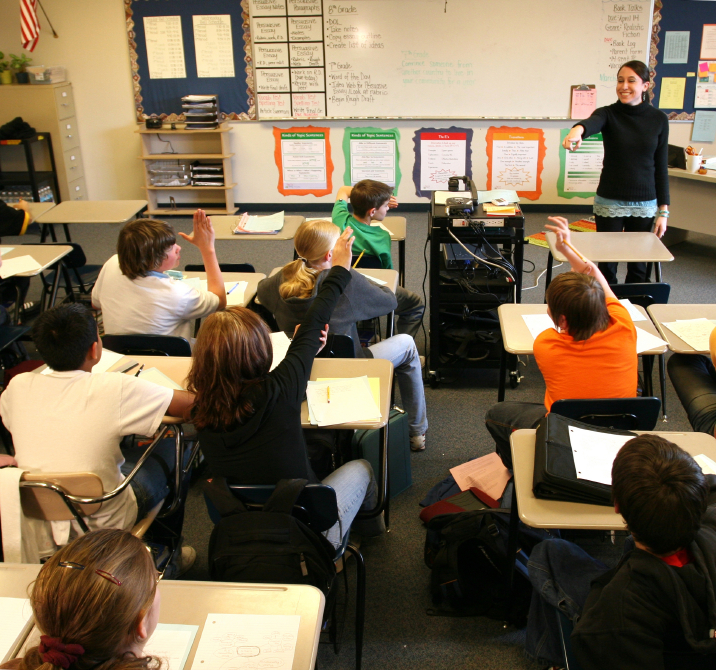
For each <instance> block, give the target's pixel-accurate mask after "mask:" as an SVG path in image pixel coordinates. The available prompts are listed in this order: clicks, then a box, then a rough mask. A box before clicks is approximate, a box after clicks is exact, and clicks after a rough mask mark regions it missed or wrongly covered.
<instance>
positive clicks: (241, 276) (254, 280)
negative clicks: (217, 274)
mask: <svg viewBox="0 0 716 670" xmlns="http://www.w3.org/2000/svg"><path fill="white" fill-rule="evenodd" d="M221 274H222V275H223V277H224V283H226V284H228V283H229V282H237V281H245V282H248V284H249V285H248V286H247V287H246V290H245V291H244V299H243V301H242V302H241V303H240V305H241V307H246V305H248V304H249V303H250V302H251V301H252V300H253V297H254V296H255V295H256V289H257V287H258V285H259V282H260V281H261V280H262V279H266V275H265V274H262V273H260V272H222V273H221ZM184 276H185V277H189V278H192V277H198V278H199V279H206V272H186V271H184ZM227 297H228V296H227Z"/></svg>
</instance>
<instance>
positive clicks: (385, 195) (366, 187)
mask: <svg viewBox="0 0 716 670" xmlns="http://www.w3.org/2000/svg"><path fill="white" fill-rule="evenodd" d="M348 199H350V202H351V205H352V207H353V215H352V216H351V214H350V213H349V212H348V204H347V200H348ZM397 206H398V200H397V199H396V198H395V196H394V195H393V189H392V188H391V187H390V186H388V185H387V184H384V183H382V182H380V181H374V180H372V179H363V180H362V181H359V182H358V183H357V184H356V185H355V186H341V187H340V188H339V189H338V193H337V194H336V203H335V205H333V214H332V215H331V220H332V221H333V223H335V224H336V225H337V226H338V227H339V228H340V230H341V232H343V231H344V230H345V229H346V227H348V226H350V227H351V228H352V229H353V235H354V236H355V242H354V243H353V254H354V255H358V254H360V253H361V251H365V253H366V254H369V255H370V256H376V257H377V258H378V259H380V264H381V266H382V267H383V268H386V269H392V268H393V259H392V257H391V254H390V233H388V232H387V231H386V230H384V229H383V228H381V227H380V226H371V221H382V220H383V219H385V216H386V214H387V213H388V210H389V209H395V208H396V207H397ZM395 297H396V299H397V301H398V306H397V308H396V310H395V313H396V314H397V315H398V332H399V333H405V334H407V335H410V336H411V337H413V338H415V335H416V334H417V332H418V330H419V329H420V322H421V320H422V318H423V313H424V312H425V303H423V301H422V299H421V298H420V296H419V295H418V294H417V293H413V292H412V291H408V290H407V289H406V288H404V287H402V286H398V288H397V290H396V291H395Z"/></svg>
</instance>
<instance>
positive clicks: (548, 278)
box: [544, 251, 554, 303]
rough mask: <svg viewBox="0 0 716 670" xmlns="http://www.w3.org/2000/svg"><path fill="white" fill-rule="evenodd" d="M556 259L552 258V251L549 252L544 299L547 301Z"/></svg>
mask: <svg viewBox="0 0 716 670" xmlns="http://www.w3.org/2000/svg"><path fill="white" fill-rule="evenodd" d="M553 261H554V258H552V252H551V251H550V252H548V254H547V274H545V276H544V294H545V297H544V301H545V303H546V302H547V287H548V286H549V285H550V284H551V283H552V263H553Z"/></svg>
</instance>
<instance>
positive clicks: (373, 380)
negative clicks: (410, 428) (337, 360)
mask: <svg viewBox="0 0 716 670" xmlns="http://www.w3.org/2000/svg"><path fill="white" fill-rule="evenodd" d="M335 379H338V377H319V378H318V379H316V381H317V382H332V381H334V380H335ZM368 384H369V386H370V392H371V395H372V396H373V400H375V404H376V405H377V406H378V407H380V377H368Z"/></svg>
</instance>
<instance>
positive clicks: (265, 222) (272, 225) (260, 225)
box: [234, 212, 284, 234]
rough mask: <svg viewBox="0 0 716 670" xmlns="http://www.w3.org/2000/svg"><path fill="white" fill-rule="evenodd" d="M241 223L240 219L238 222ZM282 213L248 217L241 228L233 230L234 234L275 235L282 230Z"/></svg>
mask: <svg viewBox="0 0 716 670" xmlns="http://www.w3.org/2000/svg"><path fill="white" fill-rule="evenodd" d="M239 223H241V219H240V220H239ZM283 224H284V213H283V212H276V213H275V214H270V215H269V216H254V215H250V216H249V217H248V218H247V219H246V222H245V223H244V225H243V226H241V227H239V225H237V227H236V228H235V229H234V232H235V233H251V234H253V233H276V232H278V231H279V230H282V229H283Z"/></svg>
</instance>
